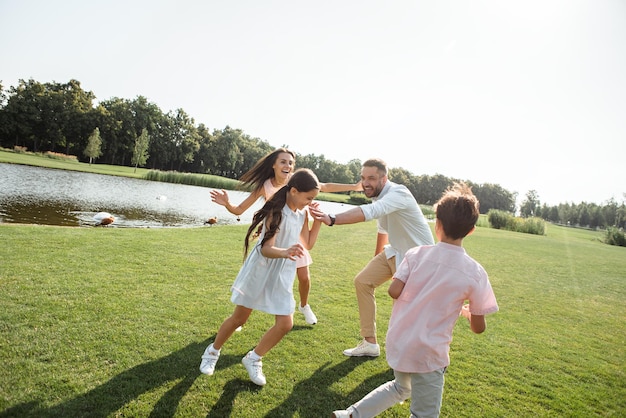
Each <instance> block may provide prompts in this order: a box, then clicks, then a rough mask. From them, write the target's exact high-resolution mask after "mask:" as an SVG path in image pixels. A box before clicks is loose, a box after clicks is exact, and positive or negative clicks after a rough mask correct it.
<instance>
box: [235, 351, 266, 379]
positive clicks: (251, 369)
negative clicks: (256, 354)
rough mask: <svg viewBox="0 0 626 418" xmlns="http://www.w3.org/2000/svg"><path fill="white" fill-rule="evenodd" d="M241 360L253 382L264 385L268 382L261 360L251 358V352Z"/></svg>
mask: <svg viewBox="0 0 626 418" xmlns="http://www.w3.org/2000/svg"><path fill="white" fill-rule="evenodd" d="M241 362H242V363H243V365H244V366H245V367H246V370H247V371H248V375H249V376H250V380H252V382H253V383H255V384H257V385H259V386H263V385H265V383H266V380H265V375H264V374H263V363H262V362H261V360H256V361H255V360H253V359H251V358H250V354H249V353H248V354H246V356H245V357H244V358H242V359H241Z"/></svg>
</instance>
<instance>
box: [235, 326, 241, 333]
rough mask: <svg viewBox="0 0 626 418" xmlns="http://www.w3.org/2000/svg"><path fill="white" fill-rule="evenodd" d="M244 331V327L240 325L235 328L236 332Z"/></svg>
mask: <svg viewBox="0 0 626 418" xmlns="http://www.w3.org/2000/svg"><path fill="white" fill-rule="evenodd" d="M242 329H243V327H242V326H241V325H239V326H238V327H237V328H235V332H241V330H242Z"/></svg>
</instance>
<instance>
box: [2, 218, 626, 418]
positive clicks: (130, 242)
mask: <svg viewBox="0 0 626 418" xmlns="http://www.w3.org/2000/svg"><path fill="white" fill-rule="evenodd" d="M244 233H245V227H244V226H223V227H206V228H195V229H125V228H110V229H107V228H62V227H47V226H23V225H9V224H4V225H0V240H1V241H2V243H3V245H2V246H0V260H2V262H1V263H0V306H2V309H1V310H0V330H1V333H2V339H1V342H2V343H1V344H0V359H1V362H2V369H3V371H4V372H3V373H2V375H1V376H0V417H8V416H12V417H53V416H54V417H69V416H72V417H76V416H85V417H109V416H133V417H134V416H140V417H148V416H153V417H160V416H163V417H169V416H176V417H199V416H207V417H229V416H230V417H326V416H329V415H330V412H331V411H332V410H333V409H334V408H338V407H345V406H348V405H349V404H350V403H351V402H354V401H356V400H358V399H359V398H360V397H362V396H363V395H365V394H366V393H367V392H368V391H369V390H371V389H372V388H374V387H376V386H377V385H378V384H380V383H382V382H384V381H386V380H388V379H390V378H391V374H390V371H389V369H388V366H387V364H386V362H385V359H384V356H383V357H380V358H377V359H353V358H347V357H344V356H343V355H342V354H341V351H342V350H343V349H345V348H347V347H350V346H353V345H354V344H356V343H357V342H358V338H359V337H358V319H357V318H358V316H357V311H356V299H355V296H354V290H353V287H352V285H351V280H352V277H353V276H354V275H355V274H356V273H357V272H358V271H359V270H360V268H361V267H362V266H363V265H364V264H365V263H366V262H367V261H368V260H369V258H370V257H371V255H372V252H373V249H374V239H375V238H374V237H375V233H376V228H375V224H374V223H373V222H369V223H364V224H358V225H346V226H339V227H335V228H327V227H325V228H323V230H322V231H321V234H320V239H319V241H318V244H317V245H316V247H315V248H314V249H313V251H312V255H313V258H314V264H313V265H312V266H311V275H312V280H313V286H312V291H311V305H312V306H313V308H314V309H315V312H316V313H317V315H318V318H319V323H318V324H317V325H315V326H309V325H307V324H306V323H305V322H304V319H303V317H302V316H301V315H300V314H296V317H295V327H294V329H293V330H292V332H291V333H289V334H288V335H287V336H286V337H285V339H284V340H283V341H282V342H281V343H280V344H279V345H278V346H277V347H276V348H275V349H274V350H272V351H271V352H270V353H269V354H268V355H267V356H266V357H265V359H264V369H265V374H266V376H267V379H268V384H267V385H266V386H265V387H263V388H259V387H257V386H256V385H254V384H252V383H251V382H249V380H248V376H247V374H246V372H245V369H244V368H243V366H242V365H241V364H240V359H241V357H242V356H243V355H244V354H245V353H246V352H247V351H248V350H249V349H250V348H251V347H253V346H254V345H255V343H256V342H257V341H258V339H259V338H260V336H261V334H262V333H263V332H264V330H265V329H267V328H268V327H269V326H270V324H271V323H272V322H273V320H272V318H271V317H270V316H269V315H266V314H263V313H253V315H252V317H251V319H250V321H249V323H248V324H247V325H246V326H245V327H244V330H243V332H241V333H237V334H235V335H234V336H233V338H232V339H231V340H230V341H229V342H228V344H227V345H226V346H225V348H224V350H223V354H222V357H221V359H220V362H219V363H218V366H217V370H216V373H215V375H214V376H211V377H208V376H204V375H201V374H200V373H199V371H198V365H199V360H200V356H201V354H202V351H203V350H204V348H205V346H206V345H207V344H208V343H209V342H210V341H211V340H212V338H213V337H214V336H215V333H216V331H217V328H218V327H219V325H220V324H221V322H222V320H223V319H224V318H225V317H226V316H228V315H229V314H230V312H231V311H232V305H231V304H230V302H229V296H230V295H229V291H228V289H229V286H230V284H231V283H232V281H233V279H234V277H235V275H236V273H237V271H238V269H239V267H240V265H241V257H242V238H243V236H244ZM599 238H600V235H599V233H595V232H590V231H583V230H573V229H568V228H561V227H556V226H550V227H549V230H548V233H547V236H536V235H528V234H519V233H513V232H508V231H501V230H494V229H489V228H479V229H478V230H477V232H476V233H475V234H473V235H472V236H471V237H470V238H468V240H467V245H466V248H467V250H468V252H469V253H470V254H471V255H473V256H474V257H475V258H476V259H478V260H479V261H480V262H481V263H482V264H483V265H484V266H485V268H486V269H487V270H488V272H489V273H490V278H491V281H492V284H493V287H494V289H495V292H496V295H497V297H498V302H499V304H500V309H501V310H500V312H499V313H497V314H495V315H492V316H490V317H488V328H487V331H486V332H485V333H484V334H482V335H474V334H472V333H471V332H470V331H469V329H468V326H467V323H466V322H464V321H459V322H458V323H457V326H456V329H455V336H454V341H453V343H452V354H451V355H452V364H451V367H450V368H449V370H448V373H447V375H446V376H447V377H446V390H445V393H444V403H443V408H442V416H445V417H479V416H480V417H504V416H506V417H508V416H515V417H531V416H575V417H589V416H615V417H617V416H623V413H624V411H625V410H626V401H625V399H626V383H625V382H626V376H625V358H626V356H625V349H624V337H625V336H626V326H625V325H624V321H623V318H624V313H623V312H624V311H623V308H622V303H623V300H624V299H625V297H626V261H625V260H626V257H625V255H626V253H625V252H624V251H625V249H624V248H622V247H614V246H608V245H604V244H602V243H600V242H599ZM378 302H379V316H378V318H379V324H378V325H379V336H380V337H381V338H382V337H384V334H385V332H386V324H387V320H388V317H389V312H390V308H391V301H390V299H389V298H388V297H387V295H386V286H383V287H382V288H381V289H379V291H378ZM383 349H384V344H383ZM408 414H409V413H408V404H404V405H398V406H396V407H394V408H393V409H391V410H389V411H388V412H387V413H385V414H383V415H382V416H384V417H406V416H408Z"/></svg>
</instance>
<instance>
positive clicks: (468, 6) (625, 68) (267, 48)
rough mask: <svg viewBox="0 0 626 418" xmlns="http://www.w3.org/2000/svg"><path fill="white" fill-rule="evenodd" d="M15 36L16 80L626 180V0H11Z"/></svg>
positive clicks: (619, 192) (491, 179)
mask: <svg viewBox="0 0 626 418" xmlns="http://www.w3.org/2000/svg"><path fill="white" fill-rule="evenodd" d="M0 54H1V55H0V56H1V58H0V59H1V61H0V80H2V84H3V85H4V86H5V88H8V87H9V86H16V85H17V83H18V80H19V79H24V80H28V79H29V78H33V79H34V80H36V81H39V82H42V83H43V82H53V81H54V82H59V83H66V82H68V81H69V80H70V79H76V80H78V81H80V82H81V85H82V87H83V89H85V90H88V91H92V92H93V93H94V94H95V95H96V97H97V99H98V100H106V99H110V98H112V97H120V98H124V99H134V98H136V97H137V96H140V95H141V96H145V97H146V98H147V99H148V100H149V101H150V102H153V103H155V104H157V105H158V106H159V107H160V108H161V110H162V111H163V112H168V111H170V110H175V109H178V108H182V109H183V110H185V111H186V112H187V113H188V114H189V115H190V116H191V117H193V118H194V120H195V123H196V124H199V123H204V124H205V125H206V126H208V127H209V129H210V130H211V131H212V130H213V129H223V128H224V127H225V126H226V125H229V126H231V127H233V128H238V129H242V130H243V131H244V132H245V133H246V134H248V135H250V136H251V137H255V138H260V139H263V140H266V141H267V142H269V143H270V144H271V145H273V146H281V145H287V146H289V147H290V148H291V149H293V150H294V151H296V152H298V153H300V154H311V153H312V154H316V155H322V154H323V155H324V156H325V157H326V158H327V159H330V160H334V161H336V162H339V163H347V162H348V161H349V160H351V159H355V158H358V159H360V160H361V161H363V160H365V159H367V158H370V157H380V158H383V159H384V160H386V161H387V163H388V165H389V166H390V167H402V168H405V169H407V170H409V171H410V172H412V173H413V174H415V175H421V174H429V175H433V174H437V173H438V174H443V175H445V176H448V177H453V178H459V179H467V180H471V181H473V182H477V183H496V184H499V185H501V186H502V187H504V188H505V189H507V190H509V191H511V192H517V193H518V194H519V196H520V198H524V197H525V195H526V193H527V192H528V191H529V190H535V191H537V193H538V195H539V198H540V201H541V202H542V203H543V202H545V203H548V204H550V205H556V204H558V203H565V202H573V203H580V202H582V201H586V202H594V203H598V204H601V203H604V202H606V201H607V200H608V199H610V198H615V199H616V200H617V201H618V202H621V201H622V199H623V193H626V2H625V1H623V0H530V1H529V0H523V1H521V0H515V1H513V0H507V1H503V0H465V1H460V0H459V1H451V0H437V1H432V0H427V1H418V0H412V1H411V0H398V1H386V2H383V1H372V0H340V1H330V0H317V1H306V2H305V1H297V0H263V1H258V0H254V1H253V0H240V1H200V0H198V1H188V0H178V1H158V0H150V1H147V0H141V1H139V0H133V1H128V0H124V1H120V0H109V1H85V0H75V1H67V0H60V1H49V0H0Z"/></svg>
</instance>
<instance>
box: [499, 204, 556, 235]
mask: <svg viewBox="0 0 626 418" xmlns="http://www.w3.org/2000/svg"><path fill="white" fill-rule="evenodd" d="M487 218H488V220H489V224H490V225H491V227H492V228H494V229H506V230H508V231H515V232H522V233H525V234H535V235H545V233H546V223H545V221H544V220H543V219H541V218H516V217H515V216H513V215H512V214H511V213H509V212H505V211H502V210H497V209H491V210H490V211H489V212H488V213H487Z"/></svg>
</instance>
